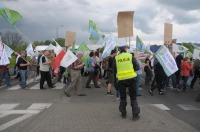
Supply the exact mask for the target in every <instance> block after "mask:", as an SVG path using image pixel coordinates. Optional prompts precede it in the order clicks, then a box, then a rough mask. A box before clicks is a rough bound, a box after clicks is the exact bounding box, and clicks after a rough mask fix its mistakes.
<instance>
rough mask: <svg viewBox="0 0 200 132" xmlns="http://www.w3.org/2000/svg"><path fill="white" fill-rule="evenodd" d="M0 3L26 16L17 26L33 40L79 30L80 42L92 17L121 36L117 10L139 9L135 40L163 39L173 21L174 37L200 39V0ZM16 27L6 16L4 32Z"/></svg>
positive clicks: (0, 27)
mask: <svg viewBox="0 0 200 132" xmlns="http://www.w3.org/2000/svg"><path fill="white" fill-rule="evenodd" d="M0 5H1V6H4V7H7V8H10V9H13V10H16V11H18V12H19V13H20V14H21V15H22V16H23V19H22V20H21V21H19V22H17V23H16V26H17V27H18V28H19V29H20V30H21V31H22V32H24V34H26V36H27V37H28V38H30V39H31V40H32V41H35V40H39V41H40V40H47V39H49V40H51V38H52V37H56V28H57V27H58V26H61V25H64V27H60V28H59V30H58V31H59V32H58V36H59V37H63V38H64V37H65V32H66V31H74V32H76V33H77V36H76V42H77V44H79V43H81V42H82V41H85V42H87V43H89V44H90V43H91V42H90V41H89V40H88V38H89V33H88V32H87V29H88V21H89V20H93V21H94V22H95V23H96V25H97V26H98V28H99V29H100V30H101V31H102V32H103V33H105V34H106V37H109V34H110V32H113V34H114V36H115V38H116V41H117V42H119V43H125V42H126V40H125V39H124V38H123V39H118V38H117V13H118V12H119V11H135V14H134V37H131V40H132V41H134V40H135V37H136V35H138V36H139V37H140V38H141V39H142V40H143V41H146V42H148V43H154V42H156V43H163V36H164V23H165V22H168V23H172V24H173V38H177V39H178V42H200V15H199V14H200V0H149V1H147V0H0ZM6 30H12V31H14V30H15V29H14V28H13V27H12V26H11V25H10V24H9V23H8V22H7V21H6V20H4V19H2V17H1V18H0V32H2V31H6ZM101 42H102V41H100V42H99V43H101Z"/></svg>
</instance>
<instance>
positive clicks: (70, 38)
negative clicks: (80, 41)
mask: <svg viewBox="0 0 200 132" xmlns="http://www.w3.org/2000/svg"><path fill="white" fill-rule="evenodd" d="M75 39H76V32H71V31H67V32H66V38H65V46H69V47H71V46H72V44H73V43H74V41H75Z"/></svg>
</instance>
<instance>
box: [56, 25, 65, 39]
mask: <svg viewBox="0 0 200 132" xmlns="http://www.w3.org/2000/svg"><path fill="white" fill-rule="evenodd" d="M61 27H64V25H60V26H58V27H56V38H58V28H61Z"/></svg>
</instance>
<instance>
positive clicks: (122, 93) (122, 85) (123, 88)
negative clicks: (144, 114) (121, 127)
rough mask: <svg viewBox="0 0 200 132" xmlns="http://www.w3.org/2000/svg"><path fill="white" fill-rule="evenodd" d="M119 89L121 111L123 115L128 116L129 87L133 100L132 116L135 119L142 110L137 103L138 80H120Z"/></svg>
mask: <svg viewBox="0 0 200 132" xmlns="http://www.w3.org/2000/svg"><path fill="white" fill-rule="evenodd" d="M118 85H119V89H120V99H121V102H120V105H119V111H120V112H121V113H122V115H123V114H126V105H127V101H126V94H127V93H126V88H127V87H128V90H129V96H130V99H131V107H132V114H133V117H134V116H137V115H138V114H139V113H140V108H139V107H138V102H137V98H136V96H137V94H136V78H131V79H126V80H120V81H119V82H118Z"/></svg>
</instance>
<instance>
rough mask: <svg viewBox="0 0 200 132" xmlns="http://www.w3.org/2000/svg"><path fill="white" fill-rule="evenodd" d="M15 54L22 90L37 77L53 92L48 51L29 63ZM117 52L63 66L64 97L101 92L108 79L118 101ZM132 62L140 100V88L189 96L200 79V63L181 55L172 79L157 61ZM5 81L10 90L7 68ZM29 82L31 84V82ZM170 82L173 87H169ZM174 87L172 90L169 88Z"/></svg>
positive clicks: (0, 70) (0, 74)
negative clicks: (182, 93)
mask: <svg viewBox="0 0 200 132" xmlns="http://www.w3.org/2000/svg"><path fill="white" fill-rule="evenodd" d="M15 54H16V64H15V66H14V73H13V75H16V77H15V78H16V79H19V81H20V86H21V88H22V89H29V88H28V87H27V79H29V80H30V79H33V82H37V80H36V77H37V76H39V75H40V76H41V78H40V89H41V90H43V89H46V88H45V87H44V86H43V85H44V82H45V81H47V85H48V87H49V88H54V87H56V86H54V85H53V83H52V78H53V77H52V74H51V73H50V69H51V68H52V67H51V65H50V64H51V63H52V62H51V61H50V60H49V59H48V56H49V51H44V52H43V53H42V54H40V55H39V56H32V57H31V58H30V60H29V61H28V60H27V57H26V52H24V51H22V52H20V53H15ZM117 54H118V51H117V50H112V51H111V54H110V55H109V56H108V57H106V58H102V52H100V51H92V52H90V54H89V58H88V60H87V63H86V64H85V63H83V62H82V57H83V53H82V52H77V53H76V55H77V58H78V60H77V61H75V62H74V63H73V64H72V65H71V66H69V67H68V68H65V67H62V66H60V68H59V72H58V80H57V81H58V82H60V83H64V84H66V85H68V88H67V89H66V90H65V95H66V96H67V97H70V93H71V91H72V90H73V89H75V88H76V90H77V95H78V96H86V95H85V94H83V93H82V87H85V88H89V89H90V88H92V85H94V87H95V88H100V86H101V79H105V80H106V81H105V82H106V83H105V84H106V87H107V91H106V93H107V95H108V96H114V94H113V93H114V92H113V88H115V90H116V92H115V93H116V97H117V99H118V100H119V91H120V90H119V89H120V87H119V86H118V84H117V82H118V80H117V76H116V74H114V72H113V62H114V61H115V56H117ZM132 55H133V58H135V59H136V60H137V63H138V65H139V69H138V70H137V71H136V73H137V77H136V80H137V81H136V94H137V96H142V95H141V93H140V88H141V87H146V86H150V87H151V88H150V89H149V93H150V95H152V96H153V95H154V90H155V89H157V90H158V94H159V95H164V94H165V88H167V87H172V88H173V89H174V90H176V91H177V92H181V91H182V92H186V91H187V90H189V89H191V90H192V89H193V88H194V84H195V82H196V81H197V79H198V78H200V60H198V59H197V60H193V59H192V58H188V57H183V54H182V53H179V54H178V55H177V56H175V55H174V59H175V61H176V64H177V67H178V71H176V72H175V73H174V74H172V75H171V76H169V77H168V76H167V75H166V74H165V72H164V69H163V67H162V65H161V64H160V63H159V61H158V60H157V59H156V58H155V57H154V56H150V55H147V56H146V58H145V60H144V62H143V63H142V61H141V60H140V58H139V57H140V54H139V53H138V52H135V53H132ZM143 72H144V73H145V77H144V80H145V81H144V84H141V79H142V75H143ZM82 76H87V77H88V79H87V81H86V83H85V84H83V82H82ZM3 78H5V83H6V85H7V87H8V88H9V87H11V84H10V73H9V69H8V65H1V66H0V84H2V80H3ZM29 80H28V81H29ZM170 80H171V82H172V83H170ZM170 84H172V86H170Z"/></svg>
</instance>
